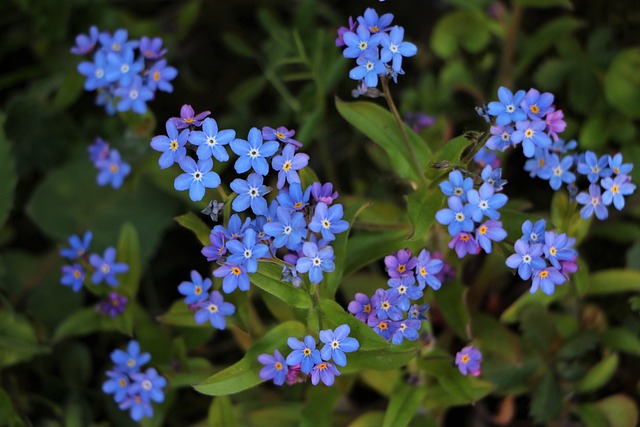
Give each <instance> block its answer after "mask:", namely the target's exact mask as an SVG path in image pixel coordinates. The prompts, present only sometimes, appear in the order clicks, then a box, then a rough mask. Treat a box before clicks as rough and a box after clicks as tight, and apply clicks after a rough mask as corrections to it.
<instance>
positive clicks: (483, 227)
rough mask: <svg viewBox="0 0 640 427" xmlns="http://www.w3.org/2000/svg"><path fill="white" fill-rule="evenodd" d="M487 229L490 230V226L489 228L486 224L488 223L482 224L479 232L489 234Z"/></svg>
mask: <svg viewBox="0 0 640 427" xmlns="http://www.w3.org/2000/svg"><path fill="white" fill-rule="evenodd" d="M487 230H488V228H487V226H486V225H481V226H480V228H478V232H479V233H480V234H482V235H485V234H487Z"/></svg>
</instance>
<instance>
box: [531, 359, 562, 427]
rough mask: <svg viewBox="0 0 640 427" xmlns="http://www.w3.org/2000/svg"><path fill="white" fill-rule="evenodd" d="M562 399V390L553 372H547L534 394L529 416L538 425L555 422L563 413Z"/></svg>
mask: <svg viewBox="0 0 640 427" xmlns="http://www.w3.org/2000/svg"><path fill="white" fill-rule="evenodd" d="M562 397H563V396H562V390H561V389H560V386H559V385H558V382H557V380H556V378H555V376H554V375H553V372H551V371H547V372H545V374H544V375H543V376H542V379H541V380H540V382H539V383H538V386H537V387H536V391H535V392H534V394H533V399H532V400H531V407H530V408H529V415H531V417H533V419H534V421H535V422H536V423H548V422H550V421H553V420H555V419H556V418H557V417H558V416H559V415H560V413H561V412H562Z"/></svg>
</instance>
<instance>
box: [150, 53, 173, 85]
mask: <svg viewBox="0 0 640 427" xmlns="http://www.w3.org/2000/svg"><path fill="white" fill-rule="evenodd" d="M177 75H178V70H176V69H175V68H174V67H171V66H167V60H166V59H161V60H160V61H158V62H156V63H155V64H153V66H152V67H151V68H150V69H149V80H147V87H148V88H149V89H151V90H154V91H155V90H156V89H158V90H161V91H163V92H169V93H171V92H173V85H172V84H171V83H169V82H170V81H171V80H173V79H175V78H176V76H177Z"/></svg>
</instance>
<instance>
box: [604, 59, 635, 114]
mask: <svg viewBox="0 0 640 427" xmlns="http://www.w3.org/2000/svg"><path fill="white" fill-rule="evenodd" d="M639 64H640V49H637V48H636V49H627V50H623V51H622V52H620V53H618V55H616V57H615V59H614V60H613V62H612V63H611V66H610V67H609V69H608V70H607V74H606V76H605V79H604V85H605V86H604V90H605V92H604V93H605V95H606V97H607V101H609V102H610V103H611V105H613V106H614V107H615V108H616V109H617V110H618V111H620V112H621V113H623V114H625V115H626V116H628V117H630V118H638V117H640V100H639V98H640V78H638V73H636V72H635V70H637V69H638V65H639Z"/></svg>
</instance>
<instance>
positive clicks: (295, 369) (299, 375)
mask: <svg viewBox="0 0 640 427" xmlns="http://www.w3.org/2000/svg"><path fill="white" fill-rule="evenodd" d="M306 380H307V375H306V374H305V373H303V372H301V371H300V364H299V363H298V364H297V365H293V366H289V372H287V385H294V384H297V383H302V382H305V381H306Z"/></svg>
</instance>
